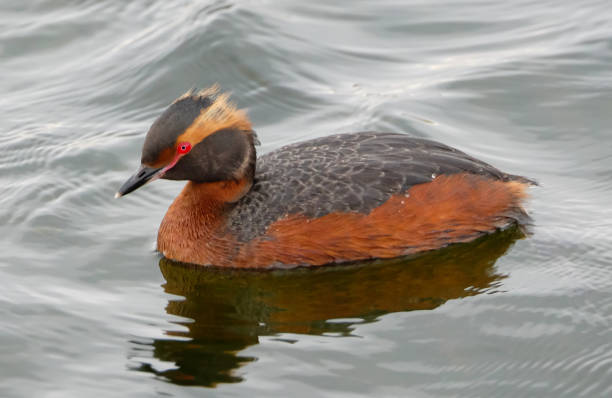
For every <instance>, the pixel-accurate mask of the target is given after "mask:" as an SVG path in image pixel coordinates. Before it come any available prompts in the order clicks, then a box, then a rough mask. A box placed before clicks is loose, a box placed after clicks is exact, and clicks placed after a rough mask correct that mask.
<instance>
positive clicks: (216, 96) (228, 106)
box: [177, 84, 253, 145]
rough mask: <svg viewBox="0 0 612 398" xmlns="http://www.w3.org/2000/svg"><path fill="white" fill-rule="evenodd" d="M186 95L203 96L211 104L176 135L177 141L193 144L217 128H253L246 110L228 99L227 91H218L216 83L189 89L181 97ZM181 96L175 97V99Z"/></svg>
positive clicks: (246, 129) (250, 129)
mask: <svg viewBox="0 0 612 398" xmlns="http://www.w3.org/2000/svg"><path fill="white" fill-rule="evenodd" d="M187 97H195V98H204V97H205V98H208V99H209V100H210V101H211V104H210V105H209V106H208V107H206V108H204V109H202V112H201V113H200V115H199V116H198V117H197V118H196V119H195V120H194V121H193V123H192V124H191V126H189V128H188V129H187V130H185V132H184V133H183V134H181V135H180V136H179V137H178V140H179V141H181V140H182V141H188V142H191V143H192V145H195V144H197V143H198V142H200V141H202V140H203V139H204V138H206V137H208V136H209V135H211V134H213V133H214V132H216V131H219V130H224V129H238V130H243V131H252V130H253V128H252V127H251V121H250V120H249V118H248V117H247V114H246V112H245V111H244V110H242V109H238V108H237V107H236V105H235V104H234V103H233V102H231V101H230V100H229V94H228V93H220V88H219V85H218V84H215V85H213V86H212V87H209V88H206V89H204V90H200V91H198V92H197V93H196V92H195V90H191V91H188V92H187V93H185V94H183V95H182V96H181V98H187ZM181 98H179V99H177V101H179V100H180V99H181ZM179 141H177V142H179Z"/></svg>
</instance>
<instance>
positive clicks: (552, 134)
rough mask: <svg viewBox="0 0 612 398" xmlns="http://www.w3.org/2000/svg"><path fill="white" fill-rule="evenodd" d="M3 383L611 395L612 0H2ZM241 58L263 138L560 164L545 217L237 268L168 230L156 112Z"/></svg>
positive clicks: (94, 392) (78, 392)
mask: <svg viewBox="0 0 612 398" xmlns="http://www.w3.org/2000/svg"><path fill="white" fill-rule="evenodd" d="M0 23H1V26H2V29H1V31H0V59H1V62H0V76H1V78H0V89H1V92H2V96H0V109H2V117H1V118H0V234H1V236H2V238H1V239H0V253H1V256H0V286H1V288H0V396H1V397H83V396H91V397H107V396H108V397H115V396H129V397H150V396H154V395H160V396H175V397H188V396H198V397H201V396H227V397H242V396H248V397H253V396H256V397H287V396H289V397H313V396H316V397H455V396H481V397H484V396H496V397H497V396H500V397H501V396H505V397H578V396H584V397H599V396H601V397H603V396H612V206H611V203H612V173H611V170H612V131H611V126H612V8H611V7H610V3H609V1H608V0H600V1H588V0H584V1H571V0H564V1H559V0H554V1H552V0H545V1H523V0H520V1H493V0H491V1H481V0H471V1H468V0H446V1H437V2H431V1H424V0H417V1H399V0H396V1H393V0H383V1H370V2H365V1H336V2H334V1H310V2H303V1H296V0H287V1H277V2H273V1H264V0H261V1H256V0H254V1H240V0H237V1H204V2H192V1H176V2H166V1H139V2H124V1H120V0H114V1H113V0H107V1H97V0H96V1H77V0H63V1H56V0H47V1H42V0H31V1H21V0H19V1H17V0H3V1H2V3H1V5H0ZM215 82H218V83H219V84H220V85H221V87H222V88H223V89H225V90H229V91H231V92H233V98H234V100H235V101H236V102H237V103H238V104H239V105H240V106H241V107H244V108H246V109H247V110H248V113H249V114H250V116H251V118H252V120H253V124H254V126H255V128H256V130H257V133H258V134H259V137H260V139H261V141H262V146H261V147H259V149H258V150H259V152H260V153H265V152H267V151H270V150H273V149H276V148H278V147H280V146H282V145H284V144H288V143H292V142H296V141H300V140H304V139H307V138H311V137H316V136H323V135H326V134H331V133H336V132H346V131H357V130H370V129H372V130H374V129H375V130H386V131H397V132H405V133H407V134H411V135H415V136H420V137H427V138H431V139H435V140H438V141H442V142H445V143H447V144H449V145H452V146H456V147H458V148H460V149H462V150H464V151H466V152H468V153H470V154H472V155H474V156H477V157H479V158H482V159H483V160H485V161H488V162H490V163H492V164H494V165H495V166H497V167H499V168H501V169H502V170H504V171H506V172H510V173H515V174H522V175H526V176H529V177H531V178H534V179H536V180H537V181H538V182H539V183H540V186H539V187H536V188H533V189H531V191H530V192H531V199H530V200H529V202H528V205H527V208H528V210H529V212H530V214H531V215H532V217H533V220H534V225H533V227H532V235H531V236H529V237H526V238H523V237H522V236H521V234H520V232H519V231H516V230H510V231H506V232H504V233H498V234H496V235H493V236H490V237H488V238H486V239H482V240H479V241H477V242H474V243H472V244H467V245H461V246H457V247H453V248H449V249H445V250H442V251H440V252H437V253H431V254H427V255H425V256H421V257H417V258H414V259H411V260H403V261H387V262H379V263H374V264H369V265H362V266H358V265H357V266H348V267H330V268H326V269H319V270H308V269H297V270H290V271H274V272H244V271H243V272H237V271H227V270H225V271H223V270H215V269H193V268H188V267H181V266H179V265H177V264H173V263H171V262H168V261H166V260H163V259H161V258H160V257H159V256H158V255H157V254H156V253H155V251H154V242H155V238H156V233H157V227H158V225H159V223H160V221H161V218H162V217H163V215H164V213H165V211H166V209H167V207H168V205H169V204H170V202H171V200H172V198H173V197H174V196H175V195H176V194H177V193H178V191H179V190H180V189H181V186H182V183H181V182H170V181H159V182H156V183H155V184H151V185H149V186H147V187H146V188H143V189H141V190H139V191H138V192H136V193H134V194H132V195H130V196H128V197H125V198H123V199H121V200H114V199H113V195H114V193H115V192H116V190H117V188H118V187H119V186H120V185H121V183H122V182H123V181H124V180H125V179H126V178H127V177H128V176H129V175H130V174H131V173H132V172H133V171H134V170H135V169H136V167H137V166H138V163H139V157H140V148H141V145H142V140H143V137H144V134H145V132H146V131H147V129H148V127H149V125H150V124H151V123H152V121H153V120H154V119H155V117H156V116H157V115H158V114H159V113H160V112H161V111H162V110H163V109H164V108H165V107H166V106H167V105H168V104H169V103H170V102H171V101H172V100H173V99H174V98H176V97H177V96H179V95H180V94H182V93H183V92H185V91H186V90H187V89H189V88H191V87H194V86H197V87H205V86H209V85H212V84H213V83H215Z"/></svg>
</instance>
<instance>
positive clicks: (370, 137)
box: [228, 132, 528, 241]
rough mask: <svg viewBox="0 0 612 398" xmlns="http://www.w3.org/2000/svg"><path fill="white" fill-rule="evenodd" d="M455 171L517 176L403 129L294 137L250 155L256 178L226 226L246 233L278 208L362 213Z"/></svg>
mask: <svg viewBox="0 0 612 398" xmlns="http://www.w3.org/2000/svg"><path fill="white" fill-rule="evenodd" d="M461 172H468V173H472V174H478V175H483V176H486V177H489V178H492V179H496V180H514V179H518V180H521V179H522V177H518V176H512V175H508V174H505V173H502V172H501V171H499V170H497V169H496V168H494V167H493V166H491V165H489V164H487V163H485V162H482V161H480V160H477V159H475V158H473V157H471V156H469V155H467V154H465V153H463V152H461V151H459V150H457V149H454V148H451V147H449V146H446V145H444V144H441V143H438V142H435V141H429V140H425V139H420V138H413V137H409V136H407V135H403V134H395V133H378V132H362V133H353V134H337V135H331V136H327V137H322V138H317V139H313V140H310V141H305V142H300V143H297V144H292V145H288V146H285V147H283V148H280V149H278V150H275V151H273V152H270V153H268V154H266V155H264V156H261V157H260V158H259V159H258V160H257V171H256V174H255V178H256V181H255V183H254V185H253V187H252V189H251V191H250V192H249V193H248V194H247V195H246V196H245V197H243V198H242V199H241V200H240V201H239V202H238V203H237V204H236V205H235V207H234V209H233V211H232V212H231V214H230V219H229V225H228V227H229V228H230V230H231V232H232V233H233V234H235V235H236V236H237V237H238V238H239V239H240V240H243V241H246V240H250V239H252V238H254V237H256V236H259V235H261V234H263V233H264V232H265V230H266V228H267V227H268V226H269V225H270V224H271V223H273V222H274V221H276V220H278V219H279V218H282V217H283V216H285V215H290V214H303V215H305V216H307V217H309V218H313V217H321V216H324V215H326V214H329V213H333V212H360V213H368V212H370V211H371V210H372V209H374V208H376V207H378V206H380V205H381V204H383V203H384V202H385V201H387V200H388V199H389V198H390V197H391V195H394V194H398V193H403V192H405V191H407V190H409V189H410V188H411V187H412V186H414V185H417V184H422V183H426V182H430V181H431V180H432V179H433V178H435V177H436V176H437V175H441V174H455V173H461ZM525 181H528V180H525Z"/></svg>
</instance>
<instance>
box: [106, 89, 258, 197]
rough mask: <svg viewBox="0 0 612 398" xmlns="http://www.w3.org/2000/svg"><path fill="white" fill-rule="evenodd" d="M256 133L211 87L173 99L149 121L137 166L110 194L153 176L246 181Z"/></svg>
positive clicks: (251, 171) (252, 167) (243, 115)
mask: <svg viewBox="0 0 612 398" xmlns="http://www.w3.org/2000/svg"><path fill="white" fill-rule="evenodd" d="M256 142H257V137H256V135H255V132H254V131H253V129H252V128H251V123H250V121H249V119H248V118H247V116H246V113H245V112H244V111H242V110H239V109H237V108H236V107H235V106H234V104H232V103H231V102H229V95H228V94H220V93H219V89H218V87H217V86H213V87H211V88H209V89H206V90H202V91H199V92H196V91H194V90H191V91H189V92H187V93H185V94H183V95H182V96H181V97H179V98H177V99H176V100H175V101H174V102H173V103H172V104H171V105H170V106H169V107H168V108H167V109H166V110H165V111H164V113H162V114H161V116H159V117H158V118H157V120H155V122H154V123H153V125H152V126H151V128H150V129H149V132H148V133H147V136H146V138H145V141H144V145H143V147H142V157H141V165H140V168H139V169H138V171H136V173H135V174H134V175H133V176H131V177H130V178H129V179H128V180H127V181H126V182H125V183H124V184H123V185H122V186H121V188H119V191H118V192H117V194H116V195H115V197H120V196H123V195H126V194H128V193H130V192H132V191H134V190H136V189H138V188H140V187H141V186H143V185H145V184H146V183H148V182H151V181H154V180H156V179H158V178H165V179H169V180H190V181H193V182H197V183H203V182H219V181H240V180H243V179H245V178H246V179H248V180H249V181H252V179H253V176H254V173H255V146H254V145H255V143H256Z"/></svg>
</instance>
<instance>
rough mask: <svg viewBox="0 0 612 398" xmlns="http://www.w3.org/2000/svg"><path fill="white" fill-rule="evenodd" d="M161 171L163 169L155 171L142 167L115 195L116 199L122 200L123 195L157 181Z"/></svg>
mask: <svg viewBox="0 0 612 398" xmlns="http://www.w3.org/2000/svg"><path fill="white" fill-rule="evenodd" d="M160 171H161V167H160V168H158V169H154V168H152V167H148V166H145V165H141V166H140V168H139V169H138V171H137V172H136V173H134V175H133V176H131V177H130V178H128V180H127V181H126V182H124V183H123V185H122V186H121V188H119V190H118V191H117V193H116V194H115V198H120V197H122V196H123V195H127V194H128V193H130V192H132V191H135V190H137V189H138V188H140V187H141V186H143V185H145V184H146V183H147V182H150V181H153V180H156V179H157V178H156V177H157V176H158V175H159V172H160Z"/></svg>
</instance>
